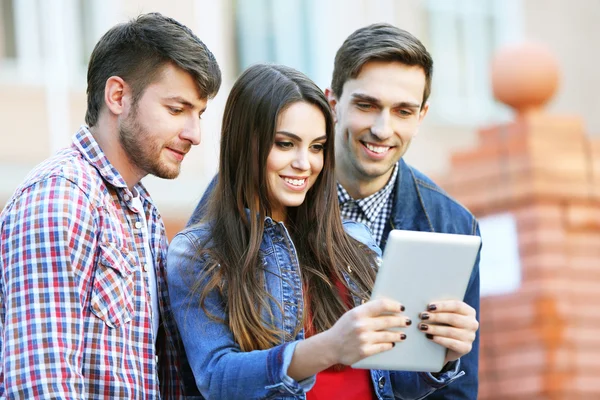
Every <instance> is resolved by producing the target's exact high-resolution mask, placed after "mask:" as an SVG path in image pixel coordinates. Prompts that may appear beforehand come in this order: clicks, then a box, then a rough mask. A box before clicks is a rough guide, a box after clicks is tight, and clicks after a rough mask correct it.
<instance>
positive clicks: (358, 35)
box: [331, 23, 433, 104]
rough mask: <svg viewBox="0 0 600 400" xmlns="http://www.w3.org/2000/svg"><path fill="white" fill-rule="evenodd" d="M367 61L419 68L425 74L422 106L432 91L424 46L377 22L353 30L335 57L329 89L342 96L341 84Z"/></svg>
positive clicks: (413, 38) (431, 62)
mask: <svg viewBox="0 0 600 400" xmlns="http://www.w3.org/2000/svg"><path fill="white" fill-rule="evenodd" d="M369 61H398V62H400V63H402V64H405V65H409V66H418V67H421V68H422V69H423V72H425V90H424V91H423V104H425V102H426V101H427V99H428V98H429V94H430V92H431V77H432V75H433V59H432V58H431V55H430V54H429V52H427V49H426V48H425V46H423V44H422V43H421V42H420V41H419V39H417V38H416V37H414V36H413V35H411V34H410V33H408V32H407V31H405V30H402V29H399V28H397V27H395V26H393V25H390V24H385V23H378V24H372V25H369V26H365V27H364V28H360V29H358V30H356V31H354V32H353V33H352V34H351V35H350V36H348V38H347V39H346V40H345V41H344V43H343V44H342V47H340V48H339V50H338V51H337V53H336V55H335V62H334V66H333V79H332V81H331V90H332V91H333V94H334V95H335V96H337V97H338V98H339V97H341V96H342V90H343V87H344V83H346V81H347V80H349V79H354V78H356V77H357V76H358V74H359V73H360V70H361V69H362V67H363V66H364V65H365V64H366V63H368V62H369Z"/></svg>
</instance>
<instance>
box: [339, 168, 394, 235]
mask: <svg viewBox="0 0 600 400" xmlns="http://www.w3.org/2000/svg"><path fill="white" fill-rule="evenodd" d="M397 176H398V164H396V166H395V167H394V172H392V176H391V177H390V180H389V181H388V183H387V184H386V185H385V186H384V187H383V188H382V189H381V190H379V191H378V192H375V193H373V194H372V195H370V196H369V197H365V198H364V199H359V200H354V199H353V198H352V197H350V195H349V194H348V192H347V191H346V189H344V187H343V186H342V185H340V184H339V183H338V185H337V188H338V200H339V202H340V211H341V214H342V219H344V220H351V221H356V222H362V223H363V224H365V225H367V226H368V227H369V229H370V230H371V233H372V234H373V237H374V238H375V240H376V241H377V245H379V246H381V237H382V236H383V231H384V229H385V223H386V221H387V220H388V219H389V218H390V215H391V214H392V206H393V205H394V185H395V184H396V177H397Z"/></svg>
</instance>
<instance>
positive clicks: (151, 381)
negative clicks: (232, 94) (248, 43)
mask: <svg viewBox="0 0 600 400" xmlns="http://www.w3.org/2000/svg"><path fill="white" fill-rule="evenodd" d="M220 84H221V73H220V70H219V67H218V65H217V63H216V60H215V58H214V56H213V55H212V53H211V52H210V51H209V50H208V49H207V48H206V46H205V45H204V44H203V43H202V42H201V41H200V40H199V39H198V38H197V37H196V36H195V35H194V34H193V33H192V32H191V31H190V30H189V29H188V28H187V27H185V26H183V25H181V24H180V23H178V22H177V21H175V20H173V19H170V18H167V17H164V16H162V15H160V14H146V15H142V16H140V17H138V18H136V19H134V20H132V21H130V22H128V23H124V24H120V25H117V26H115V27H113V28H112V29H110V30H109V31H108V32H107V33H106V34H105V35H104V36H103V37H102V38H101V39H100V41H99V42H98V44H97V45H96V47H95V49H94V51H93V53H92V56H91V59H90V63H89V68H88V108H87V114H86V123H87V126H82V127H81V128H80V130H79V131H78V132H77V133H76V134H75V136H74V137H73V141H72V144H71V146H70V147H68V148H65V149H63V150H62V151H60V152H58V154H56V155H55V156H53V157H52V158H50V159H48V160H46V161H45V162H43V163H42V164H41V165H39V166H38V167H36V168H35V169H34V170H33V171H32V172H31V173H30V174H29V176H28V177H27V178H26V179H25V181H24V182H23V183H22V184H21V185H20V186H19V187H18V188H17V190H16V191H15V193H14V195H13V196H12V198H11V199H10V200H9V201H8V204H7V205H6V207H5V209H4V210H3V211H2V213H1V214H0V273H1V275H0V398H27V399H34V398H35V399H49V398H61V399H87V398H90V399H91V398H93V399H98V398H107V399H155V398H164V399H176V398H182V397H183V395H184V393H183V382H182V379H181V378H180V376H181V368H183V367H185V366H182V365H180V360H181V354H180V352H181V351H182V347H181V344H180V341H179V339H178V334H177V331H176V328H175V326H174V323H173V320H172V315H171V310H170V309H169V302H168V297H167V296H168V292H167V289H166V286H165V282H166V279H165V278H166V277H165V265H164V264H165V260H166V249H167V243H166V236H165V228H164V225H163V222H162V220H161V216H160V214H159V213H158V210H157V209H156V207H155V205H154V203H153V202H152V199H151V198H150V196H149V194H148V192H147V191H146V189H145V188H144V186H143V185H142V184H141V183H140V180H141V179H142V178H143V177H144V176H146V175H147V174H153V175H155V176H158V177H161V178H166V179H173V178H175V177H177V175H178V174H179V169H180V165H181V162H182V160H183V158H184V156H185V154H186V153H187V152H188V151H189V150H190V148H191V147H192V146H193V145H197V144H199V142H200V125H199V124H200V121H199V117H200V116H201V115H202V113H203V112H204V110H205V108H206V103H207V100H208V99H209V98H212V97H214V96H215V95H216V93H217V91H218V89H219V86H220Z"/></svg>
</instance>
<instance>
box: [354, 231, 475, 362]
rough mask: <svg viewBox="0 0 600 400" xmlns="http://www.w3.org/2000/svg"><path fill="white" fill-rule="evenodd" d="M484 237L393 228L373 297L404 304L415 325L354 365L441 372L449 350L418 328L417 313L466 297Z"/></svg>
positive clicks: (406, 312) (406, 313) (418, 319)
mask: <svg viewBox="0 0 600 400" xmlns="http://www.w3.org/2000/svg"><path fill="white" fill-rule="evenodd" d="M480 244H481V238H480V237H478V236H469V235H454V234H445V233H432V232H416V231H402V230H392V231H391V232H390V234H389V237H388V241H387V245H386V248H385V252H384V254H383V262H382V263H381V266H380V268H379V271H378V272H377V278H376V280H375V285H374V287H373V292H372V294H371V299H378V298H391V299H394V300H397V301H399V302H400V303H402V304H403V305H404V306H405V307H406V311H405V312H404V313H403V314H404V315H406V316H407V317H409V318H410V319H411V320H412V321H413V323H412V325H411V326H409V327H406V328H402V329H400V330H402V331H403V332H405V333H406V340H404V341H403V342H400V343H397V344H396V346H395V347H394V348H392V349H391V350H389V351H386V352H383V353H379V354H376V355H373V356H370V357H367V358H365V359H363V360H361V361H359V362H358V363H356V364H354V365H353V367H354V368H366V369H383V370H401V371H426V372H437V371H440V370H441V369H442V368H443V366H444V358H445V356H446V348H444V347H442V346H440V345H438V344H436V343H434V342H432V341H430V340H429V339H427V338H426V337H425V332H422V331H419V329H418V327H419V323H420V322H421V320H420V318H419V314H420V313H421V312H423V311H426V308H427V305H428V304H429V303H431V302H435V301H440V300H462V299H463V298H464V296H465V291H466V289H467V285H468V283H469V278H470V275H471V271H472V270H473V265H474V264H475V259H476V257H477V252H478V251H479V246H480Z"/></svg>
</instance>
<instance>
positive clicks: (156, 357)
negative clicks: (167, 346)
mask: <svg viewBox="0 0 600 400" xmlns="http://www.w3.org/2000/svg"><path fill="white" fill-rule="evenodd" d="M154 361H155V362H156V363H157V364H158V356H154Z"/></svg>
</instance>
